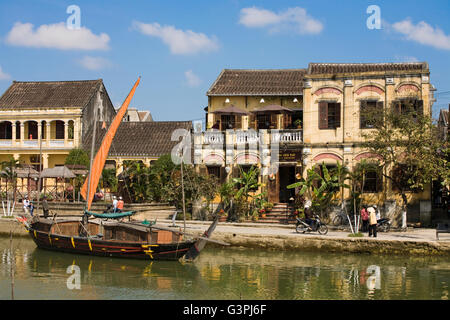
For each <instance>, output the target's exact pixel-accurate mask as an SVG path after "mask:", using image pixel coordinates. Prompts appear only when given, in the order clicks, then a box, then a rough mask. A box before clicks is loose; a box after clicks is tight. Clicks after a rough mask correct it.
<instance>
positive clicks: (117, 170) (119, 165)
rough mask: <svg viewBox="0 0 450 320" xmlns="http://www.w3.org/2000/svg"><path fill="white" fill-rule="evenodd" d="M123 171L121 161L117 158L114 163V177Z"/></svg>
mask: <svg viewBox="0 0 450 320" xmlns="http://www.w3.org/2000/svg"><path fill="white" fill-rule="evenodd" d="M122 171H123V160H122V159H120V158H118V159H117V162H116V175H119V174H120V173H122Z"/></svg>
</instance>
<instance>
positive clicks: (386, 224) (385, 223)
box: [377, 218, 391, 232]
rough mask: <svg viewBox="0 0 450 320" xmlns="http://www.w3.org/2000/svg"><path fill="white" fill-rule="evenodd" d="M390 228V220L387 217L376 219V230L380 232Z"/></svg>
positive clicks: (387, 230)
mask: <svg viewBox="0 0 450 320" xmlns="http://www.w3.org/2000/svg"><path fill="white" fill-rule="evenodd" d="M390 229H391V220H389V219H388V218H382V219H379V220H377V230H378V231H381V232H389V230H390Z"/></svg>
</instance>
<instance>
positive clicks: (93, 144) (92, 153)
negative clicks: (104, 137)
mask: <svg viewBox="0 0 450 320" xmlns="http://www.w3.org/2000/svg"><path fill="white" fill-rule="evenodd" d="M96 133H97V108H95V109H94V132H93V133H92V144H91V161H90V165H89V177H88V185H87V196H86V206H85V208H84V209H85V210H87V208H88V204H89V195H90V191H91V190H90V189H91V175H92V163H93V161H94V149H95V135H96Z"/></svg>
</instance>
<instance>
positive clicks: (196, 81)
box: [184, 70, 202, 87]
mask: <svg viewBox="0 0 450 320" xmlns="http://www.w3.org/2000/svg"><path fill="white" fill-rule="evenodd" d="M184 76H185V77H186V83H187V85H188V86H189V87H198V86H199V85H200V83H201V82H202V81H201V80H200V78H199V77H198V76H197V75H196V74H195V73H194V72H192V70H188V71H186V72H185V73H184Z"/></svg>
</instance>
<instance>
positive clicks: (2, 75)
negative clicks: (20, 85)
mask: <svg viewBox="0 0 450 320" xmlns="http://www.w3.org/2000/svg"><path fill="white" fill-rule="evenodd" d="M10 78H11V76H10V75H9V74H7V73H5V72H3V70H2V67H0V80H8V79H10Z"/></svg>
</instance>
